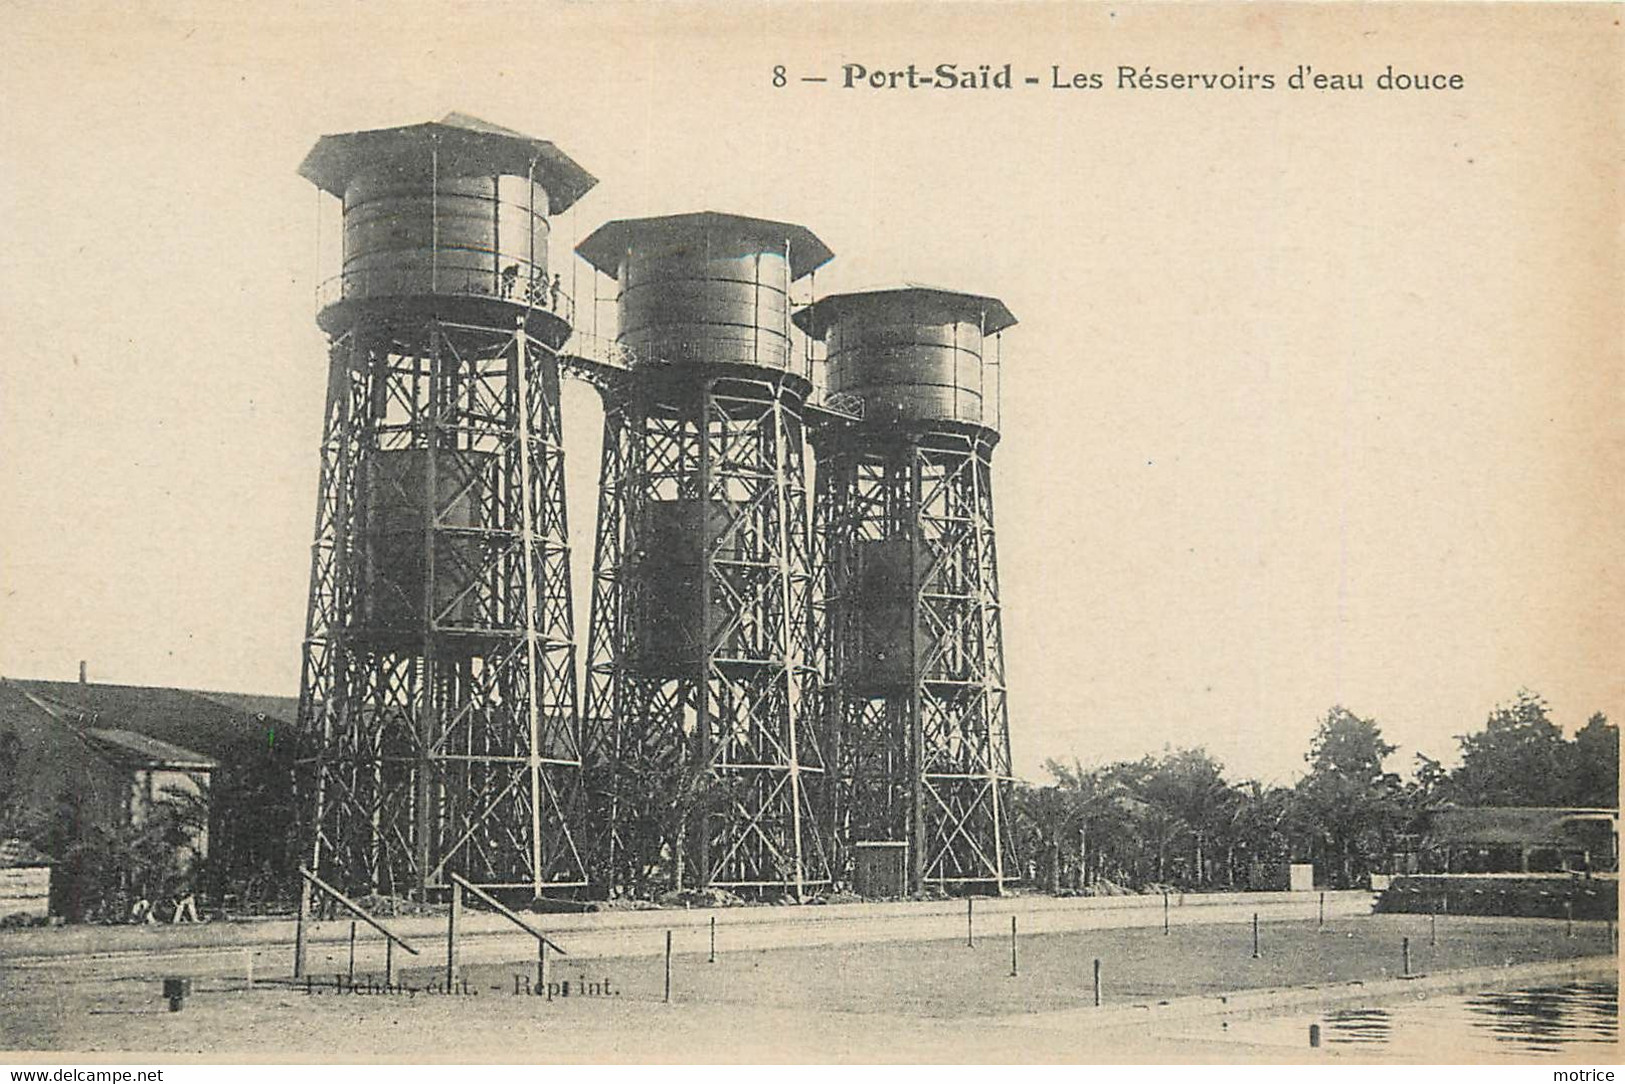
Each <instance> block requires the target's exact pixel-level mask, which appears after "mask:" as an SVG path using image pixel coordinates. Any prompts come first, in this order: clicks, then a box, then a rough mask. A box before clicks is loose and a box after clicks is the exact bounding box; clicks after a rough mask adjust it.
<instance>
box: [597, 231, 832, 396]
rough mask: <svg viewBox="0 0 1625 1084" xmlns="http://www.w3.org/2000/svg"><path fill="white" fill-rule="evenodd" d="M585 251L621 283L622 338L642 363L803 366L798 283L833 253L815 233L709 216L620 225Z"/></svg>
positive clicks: (599, 236)
mask: <svg viewBox="0 0 1625 1084" xmlns="http://www.w3.org/2000/svg"><path fill="white" fill-rule="evenodd" d="M577 251H578V252H579V253H580V254H581V255H582V257H583V258H584V259H586V260H587V261H588V262H589V263H591V264H592V265H593V266H594V267H595V268H597V269H598V270H599V271H602V272H604V273H605V274H609V275H613V276H614V277H615V280H616V282H617V283H618V284H619V286H620V295H619V307H618V317H619V321H618V333H617V336H616V337H617V339H618V340H619V341H620V343H621V344H622V345H624V346H626V347H628V348H629V349H630V350H631V351H632V352H633V354H634V356H635V357H637V358H638V359H639V360H640V361H644V362H650V363H657V362H667V363H684V364H699V363H730V364H737V365H755V366H761V367H763V368H769V369H793V370H797V371H799V370H801V369H802V368H803V366H802V364H801V363H800V360H799V359H798V358H796V357H795V356H794V354H793V352H792V350H791V340H790V327H791V322H790V284H791V282H793V281H795V280H796V279H799V278H800V277H801V276H803V275H805V274H807V273H809V272H810V271H812V270H813V269H814V268H816V267H818V266H819V265H820V264H822V263H824V262H825V261H826V260H828V259H830V257H831V253H830V251H829V249H828V248H826V247H825V246H824V244H823V242H822V241H820V240H818V238H817V237H815V236H813V234H812V233H811V232H810V231H808V230H807V229H806V228H804V227H801V226H794V225H790V224H788V223H783V222H771V221H767V220H765V219H757V218H745V217H742V216H739V215H726V214H717V213H714V212H709V211H706V212H700V213H697V214H685V215H671V216H668V217H664V218H645V219H630V220H622V221H617V222H610V223H607V224H606V225H604V226H602V227H600V228H599V229H597V230H595V231H594V232H593V234H592V236H590V237H588V238H587V239H586V240H584V241H582V243H581V244H580V246H578V248H577Z"/></svg>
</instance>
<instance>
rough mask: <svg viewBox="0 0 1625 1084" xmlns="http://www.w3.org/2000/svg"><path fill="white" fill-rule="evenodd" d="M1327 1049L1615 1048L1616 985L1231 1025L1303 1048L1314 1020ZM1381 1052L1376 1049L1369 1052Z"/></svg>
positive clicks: (1470, 1054) (1491, 1055)
mask: <svg viewBox="0 0 1625 1084" xmlns="http://www.w3.org/2000/svg"><path fill="white" fill-rule="evenodd" d="M1312 1023H1313V1024H1318V1025H1319V1026H1320V1032H1321V1038H1322V1042H1323V1043H1324V1044H1325V1045H1326V1046H1327V1047H1337V1046H1341V1047H1342V1048H1343V1049H1344V1050H1348V1051H1349V1052H1351V1053H1352V1052H1353V1051H1352V1050H1350V1047H1354V1048H1359V1047H1365V1048H1381V1051H1382V1052H1383V1053H1386V1054H1393V1055H1398V1056H1401V1057H1406V1056H1415V1057H1420V1058H1427V1059H1437V1058H1439V1057H1447V1058H1449V1059H1451V1060H1457V1059H1459V1060H1465V1061H1473V1060H1486V1061H1488V1060H1493V1059H1495V1058H1497V1057H1506V1056H1508V1055H1537V1056H1538V1055H1543V1054H1544V1055H1551V1054H1564V1055H1568V1056H1571V1057H1583V1056H1585V1055H1587V1054H1589V1053H1592V1052H1593V1050H1592V1049H1589V1048H1594V1047H1606V1048H1607V1052H1608V1053H1609V1054H1610V1055H1613V1054H1615V1053H1617V1050H1618V1047H1617V1046H1616V1045H1615V1044H1617V1043H1618V1041H1619V984H1618V982H1617V980H1615V979H1613V978H1608V977H1603V978H1598V979H1594V980H1589V981H1585V982H1570V983H1561V984H1553V985H1550V986H1535V987H1527V988H1524V989H1519V990H1496V991H1486V992H1484V993H1479V994H1469V995H1445V996H1442V997H1427V998H1424V999H1419V1000H1416V1001H1408V1002H1405V1003H1403V1004H1390V1005H1388V1006H1386V1007H1383V1008H1376V1007H1366V1008H1358V1009H1338V1010H1332V1011H1328V1012H1326V1013H1324V1014H1322V1015H1319V1016H1313V1017H1308V1018H1305V1017H1303V1016H1284V1017H1279V1016H1278V1017H1274V1018H1271V1019H1267V1020H1258V1021H1237V1022H1236V1024H1235V1025H1232V1024H1229V1023H1226V1024H1225V1027H1224V1030H1225V1034H1226V1035H1227V1036H1228V1037H1229V1038H1232V1039H1237V1040H1242V1041H1257V1042H1266V1043H1286V1044H1291V1045H1293V1046H1299V1045H1304V1038H1305V1036H1306V1035H1307V1033H1308V1025H1309V1024H1312ZM1372 1052H1373V1053H1376V1050H1373V1051H1372Z"/></svg>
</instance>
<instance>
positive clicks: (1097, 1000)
mask: <svg viewBox="0 0 1625 1084" xmlns="http://www.w3.org/2000/svg"><path fill="white" fill-rule="evenodd" d="M1095 1008H1097V1009H1098V1008H1100V960H1099V958H1098V957H1097V958H1096V960H1095Z"/></svg>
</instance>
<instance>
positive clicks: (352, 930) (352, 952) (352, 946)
mask: <svg viewBox="0 0 1625 1084" xmlns="http://www.w3.org/2000/svg"><path fill="white" fill-rule="evenodd" d="M347 977H348V978H349V979H350V981H351V982H354V981H355V919H353V918H352V919H351V920H350V969H349V972H348V975H347Z"/></svg>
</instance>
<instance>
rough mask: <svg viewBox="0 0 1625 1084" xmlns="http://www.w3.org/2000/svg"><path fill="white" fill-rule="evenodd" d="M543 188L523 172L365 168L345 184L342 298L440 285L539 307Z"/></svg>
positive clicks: (542, 300) (543, 287)
mask: <svg viewBox="0 0 1625 1084" xmlns="http://www.w3.org/2000/svg"><path fill="white" fill-rule="evenodd" d="M548 213H549V206H548V197H547V191H546V190H545V189H543V188H542V186H541V185H540V184H538V183H535V182H533V181H530V180H527V179H526V178H524V177H511V176H502V175H493V176H461V177H447V176H440V177H439V178H438V179H436V178H434V177H432V176H427V175H422V174H399V173H387V172H380V173H368V174H362V175H358V176H356V177H354V178H352V179H351V180H350V182H349V183H348V184H347V185H346V186H345V189H344V298H345V299H346V300H357V299H363V298H374V297H389V296H400V295H415V294H429V293H443V294H454V295H476V296H482V297H496V298H502V299H507V300H513V301H520V302H523V301H526V300H527V298H528V300H530V302H531V303H533V304H537V305H540V306H543V307H546V306H547V305H548V302H549V291H548V286H549V283H548V277H547V266H548V263H547V242H548V218H547V216H548Z"/></svg>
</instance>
